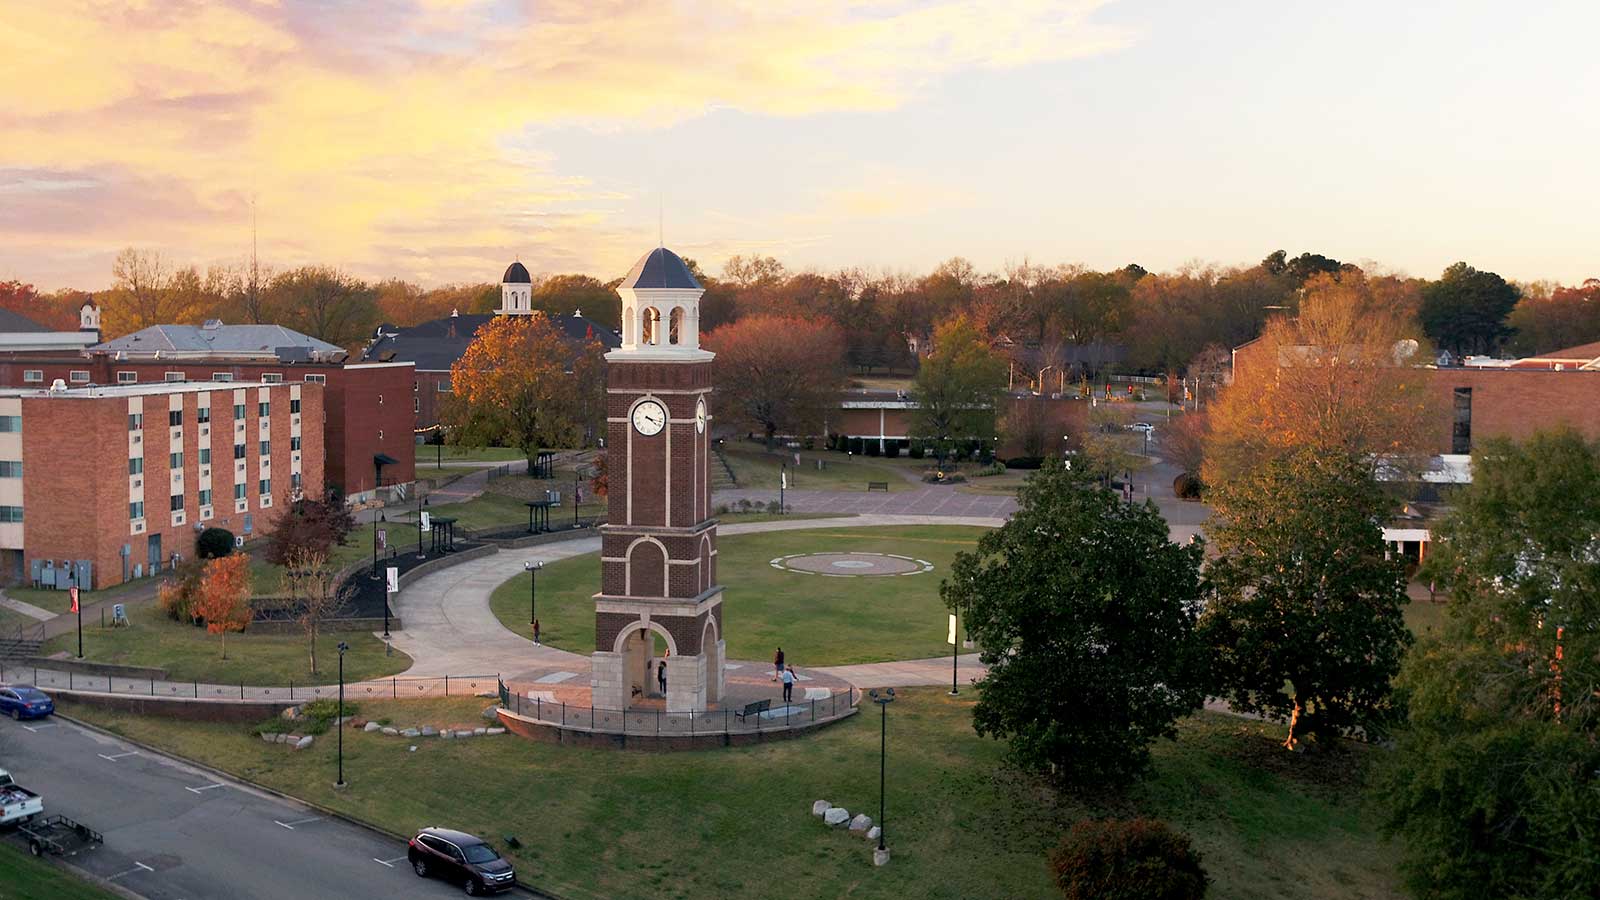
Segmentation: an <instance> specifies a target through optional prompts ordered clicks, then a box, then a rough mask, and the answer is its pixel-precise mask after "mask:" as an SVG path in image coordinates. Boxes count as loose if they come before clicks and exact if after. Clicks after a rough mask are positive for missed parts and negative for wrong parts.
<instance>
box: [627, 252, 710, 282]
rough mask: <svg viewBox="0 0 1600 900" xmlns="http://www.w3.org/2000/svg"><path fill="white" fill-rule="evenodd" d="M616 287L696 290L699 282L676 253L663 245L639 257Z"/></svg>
mask: <svg viewBox="0 0 1600 900" xmlns="http://www.w3.org/2000/svg"><path fill="white" fill-rule="evenodd" d="M618 287H624V288H644V289H646V290H649V289H651V288H666V289H669V290H691V291H698V290H700V282H698V281H695V280H694V275H693V274H691V273H690V272H689V267H688V266H686V265H684V264H683V260H682V259H679V258H678V254H676V253H673V252H672V251H671V250H668V249H667V248H665V247H657V248H656V249H654V250H651V251H650V252H649V253H646V254H645V255H643V256H641V257H639V261H638V262H636V263H634V264H633V268H632V269H629V270H628V274H627V275H626V276H625V277H624V278H623V279H622V284H620V285H618Z"/></svg>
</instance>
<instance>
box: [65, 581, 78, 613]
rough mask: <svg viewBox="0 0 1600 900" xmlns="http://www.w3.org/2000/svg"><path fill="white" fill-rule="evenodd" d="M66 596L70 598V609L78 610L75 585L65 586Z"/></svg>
mask: <svg viewBox="0 0 1600 900" xmlns="http://www.w3.org/2000/svg"><path fill="white" fill-rule="evenodd" d="M67 596H68V597H71V598H72V611H73V612H77V611H78V588H77V587H76V586H74V587H69V588H67Z"/></svg>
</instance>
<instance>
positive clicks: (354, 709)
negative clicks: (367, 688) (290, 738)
mask: <svg viewBox="0 0 1600 900" xmlns="http://www.w3.org/2000/svg"><path fill="white" fill-rule="evenodd" d="M360 711H361V707H359V706H357V705H356V704H354V703H351V702H350V701H348V700H346V701H345V703H344V715H345V718H349V717H351V716H353V715H355V714H356V713H358V712H360ZM300 715H301V717H302V718H304V719H305V720H306V721H305V724H304V725H302V726H300V728H299V729H298V730H299V731H300V733H301V734H321V733H323V732H324V731H327V730H328V727H329V726H331V725H332V724H333V720H334V719H336V718H338V717H339V701H338V700H335V699H333V698H332V697H323V698H321V699H318V700H313V701H311V702H310V703H307V704H306V705H305V706H302V707H300Z"/></svg>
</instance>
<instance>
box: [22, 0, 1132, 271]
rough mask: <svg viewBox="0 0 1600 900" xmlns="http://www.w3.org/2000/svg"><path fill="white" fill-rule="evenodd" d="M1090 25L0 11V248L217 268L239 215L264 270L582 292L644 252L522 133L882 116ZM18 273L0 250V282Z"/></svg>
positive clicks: (1101, 31) (607, 206) (1116, 41)
mask: <svg viewBox="0 0 1600 900" xmlns="http://www.w3.org/2000/svg"><path fill="white" fill-rule="evenodd" d="M1104 5H1105V0H1081V2H1071V0H1069V2H1065V3H1063V2H1043V0H1017V2H1013V3H1007V4H999V3H992V2H968V0H928V2H925V3H911V2H901V0H815V2H813V3H810V4H804V5H800V4H793V5H791V4H774V3H770V2H764V0H730V2H725V3H721V4H681V3H675V2H669V0H652V2H641V0H595V2H589V0H551V2H539V3H535V2H532V0H528V2H512V0H485V2H474V0H415V2H412V3H409V4H403V5H398V6H395V5H390V4H349V5H335V6H332V7H330V6H328V5H327V4H322V3H311V2H304V0H281V2H250V0H234V2H201V0H129V2H123V3H119V2H111V0H56V2H52V3H49V4H20V5H18V6H17V7H16V8H14V9H9V10H8V11H7V14H6V16H5V17H4V19H3V20H0V57H3V58H5V59H6V60H7V68H8V77H7V85H6V86H5V87H0V133H4V134H6V136H7V137H6V140H5V141H3V142H0V170H3V171H4V172H7V173H10V175H9V176H8V177H9V178H10V180H9V181H7V182H5V185H6V187H5V188H4V190H5V193H4V195H3V196H4V198H5V202H6V204H7V205H8V206H10V210H9V212H8V213H7V214H5V215H4V216H3V217H0V246H3V245H5V244H10V245H12V246H20V245H22V244H24V243H25V244H27V245H29V246H30V247H35V248H36V247H37V246H38V241H37V237H38V233H39V232H40V231H44V232H48V233H51V234H55V235H59V236H60V237H61V239H62V240H63V241H64V242H66V243H73V244H76V245H79V246H78V250H80V251H81V250H83V249H86V248H88V247H91V246H92V247H99V248H101V249H102V250H104V249H114V247H115V246H120V245H123V244H134V243H139V244H156V245H159V246H162V247H163V248H164V249H165V250H166V251H167V252H168V253H169V254H171V255H173V256H174V257H176V258H179V259H184V258H192V259H195V260H197V261H201V262H206V261H213V260H218V259H226V258H238V257H239V256H241V255H242V254H243V252H244V251H245V249H246V248H247V247H248V243H249V228H250V223H249V208H250V200H251V198H255V199H256V201H257V208H258V211H259V221H260V232H261V245H262V247H263V248H264V250H265V252H267V253H269V254H270V255H271V256H272V258H273V261H274V262H275V263H277V264H279V265H294V264H298V263H302V262H312V261H316V262H326V263H330V264H334V265H340V266H344V267H346V268H349V269H351V270H352V271H356V272H359V273H362V274H366V275H369V276H373V277H380V276H391V275H393V276H400V277H414V278H425V279H428V280H463V279H475V278H481V277H485V276H486V274H492V273H493V272H494V271H496V270H497V269H498V268H499V267H500V266H502V265H503V264H504V260H505V258H506V257H507V256H508V255H512V254H515V253H517V252H519V251H520V252H522V253H523V254H524V259H528V260H529V261H530V262H532V263H534V264H536V265H545V264H546V261H548V264H549V265H550V266H552V267H553V266H560V267H572V268H589V269H592V270H595V271H601V272H604V271H609V270H610V269H615V268H617V267H618V266H625V265H626V264H627V263H628V262H629V261H631V259H632V257H633V256H634V255H635V251H636V249H637V246H638V244H639V243H640V242H641V241H642V240H644V239H645V236H644V235H641V234H635V233H629V232H628V230H627V229H625V228H622V227H621V226H619V225H618V224H616V217H617V212H618V210H619V209H620V208H622V207H623V206H625V205H626V204H627V202H628V200H629V198H628V197H627V196H626V195H625V192H623V193H622V194H621V195H619V192H618V190H617V189H616V188H615V187H605V188H600V187H596V186H595V185H594V184H593V183H592V182H591V180H590V179H589V178H587V177H585V176H587V175H589V174H590V173H586V172H584V171H583V161H582V160H556V159H553V158H551V157H550V156H549V155H548V154H544V153H540V152H537V151H536V150H535V151H534V152H529V150H528V144H529V143H530V141H532V142H536V141H537V137H530V135H536V134H537V132H538V130H539V129H543V128H549V127H560V126H567V127H571V126H579V127H584V128H592V129H604V130H612V131H615V132H617V133H619V134H621V135H639V134H647V133H648V132H649V131H650V130H652V129H659V128H663V127H666V126H669V125H672V124H674V123H678V122H682V121H685V120H689V119H693V118H695V117H698V116H702V115H704V114H705V113H706V112H707V111H708V110H711V109H718V108H732V109H737V110H740V111H744V112H748V113H754V114H761V115H767V116H780V117H798V116H807V115H811V114H817V113H824V112H837V111H867V112H870V111H875V110H886V109H892V108H895V107H896V106H899V105H901V104H904V103H906V102H908V101H909V100H911V99H912V98H915V97H917V96H918V95H919V94H920V93H922V92H924V91H926V90H928V89H929V87H930V85H933V84H934V83H935V82H937V81H938V80H940V79H942V78H945V77H948V76H950V75H952V74H954V73H959V72H962V71H968V70H974V69H984V68H1008V67H1016V66H1025V65H1031V64H1036V63H1042V62H1051V61H1058V60H1063V59H1071V58H1076V57H1083V56H1088V55H1093V54H1098V53H1104V52H1108V51H1111V50H1114V49H1117V48H1119V47H1122V46H1124V45H1126V44H1127V43H1128V42H1129V41H1130V40H1131V39H1132V36H1131V35H1130V34H1129V33H1128V32H1126V31H1124V30H1122V29H1119V28H1115V27H1111V26H1107V25H1103V24H1099V23H1097V22H1096V21H1095V20H1094V15H1095V13H1096V12H1097V11H1098V10H1099V9H1100V8H1101V7H1103V6H1104ZM62 185H74V187H72V188H70V189H67V188H64V187H62ZM844 199H845V202H846V205H847V206H849V205H854V206H855V207H857V208H871V206H872V204H873V203H874V202H875V201H873V200H872V199H871V198H870V197H868V196H865V195H862V196H859V197H855V198H853V199H852V198H850V197H848V196H846V197H845V198H844ZM880 202H882V203H894V202H897V201H895V200H893V199H892V198H891V199H886V200H882V201H880ZM734 240H736V236H730V245H731V243H732V242H733V241H734ZM630 247H631V248H632V249H629V248H630ZM396 248H405V249H404V250H403V251H401V252H396ZM430 248H433V249H430ZM530 248H531V250H532V251H534V252H536V253H542V254H544V256H542V257H530V256H529V255H528V250H529V249H530ZM100 255H103V253H101V254H100ZM28 265H29V263H28V260H26V259H21V258H17V257H15V256H14V255H12V254H11V253H10V252H9V251H6V250H4V249H0V270H4V269H14V270H17V271H16V272H15V274H18V275H22V276H27V275H29V274H30V272H29V271H27V266H28ZM397 267H398V268H397ZM40 268H41V270H44V271H56V270H60V269H61V266H60V265H55V264H51V265H45V266H41V267H40ZM619 271H620V269H619ZM108 277H109V273H108V272H104V271H83V272H81V273H78V274H77V275H76V278H77V279H78V281H79V283H81V284H85V285H89V286H93V285H97V284H103V283H104V282H105V281H106V279H107V278H108Z"/></svg>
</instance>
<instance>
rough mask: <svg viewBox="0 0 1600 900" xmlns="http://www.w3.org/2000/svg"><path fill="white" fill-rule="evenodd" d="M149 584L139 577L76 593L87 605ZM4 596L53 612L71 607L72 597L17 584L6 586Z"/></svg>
mask: <svg viewBox="0 0 1600 900" xmlns="http://www.w3.org/2000/svg"><path fill="white" fill-rule="evenodd" d="M149 585H150V579H148V578H141V579H139V580H138V581H127V582H124V583H122V584H119V585H117V586H115V587H111V588H107V589H105V590H103V591H81V592H79V594H78V599H79V602H81V603H82V604H84V605H85V606H87V605H88V604H90V603H98V602H100V601H101V600H116V599H118V598H120V597H126V596H127V595H128V594H130V593H134V592H137V591H139V590H140V589H141V588H142V589H146V590H148V589H149ZM6 596H7V597H10V598H11V599H13V600H21V601H22V602H24V603H32V604H33V605H34V606H37V607H40V608H42V609H48V610H50V611H51V612H54V613H64V612H66V611H67V610H69V609H71V608H72V599H71V598H70V597H68V596H67V592H66V591H57V590H46V589H42V588H41V589H35V588H31V587H22V586H17V587H8V588H6Z"/></svg>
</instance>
